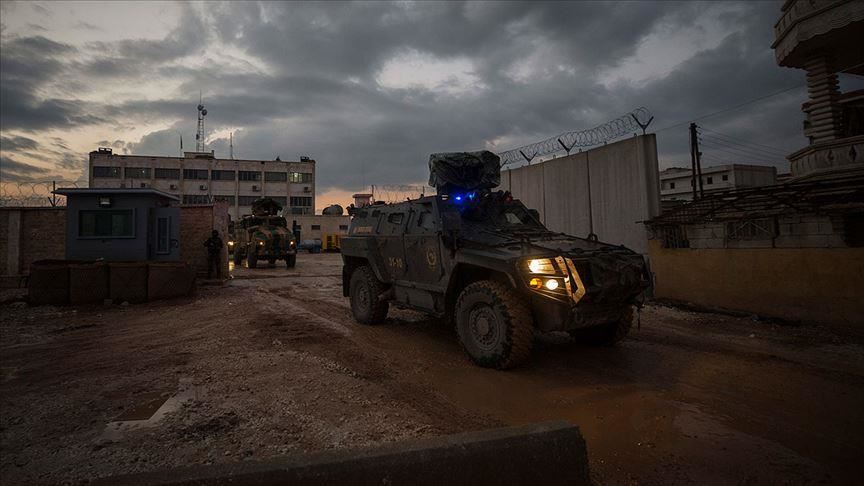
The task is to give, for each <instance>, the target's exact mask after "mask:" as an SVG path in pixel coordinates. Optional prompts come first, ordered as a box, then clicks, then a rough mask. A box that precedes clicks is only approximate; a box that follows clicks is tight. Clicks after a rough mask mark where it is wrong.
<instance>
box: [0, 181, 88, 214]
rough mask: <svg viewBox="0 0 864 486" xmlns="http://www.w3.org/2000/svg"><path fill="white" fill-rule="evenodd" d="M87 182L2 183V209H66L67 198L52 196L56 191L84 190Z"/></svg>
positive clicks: (0, 191)
mask: <svg viewBox="0 0 864 486" xmlns="http://www.w3.org/2000/svg"><path fill="white" fill-rule="evenodd" d="M88 185H89V184H88V182H87V181H67V180H59V179H58V180H53V181H18V182H5V181H4V182H0V207H17V208H25V207H52V206H54V207H64V206H66V196H61V195H57V194H52V191H53V190H54V189H60V188H70V187H74V188H83V187H87V186H88Z"/></svg>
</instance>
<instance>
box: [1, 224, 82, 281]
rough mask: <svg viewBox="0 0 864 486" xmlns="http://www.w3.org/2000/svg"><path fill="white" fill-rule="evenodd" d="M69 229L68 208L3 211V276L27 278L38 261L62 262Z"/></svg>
mask: <svg viewBox="0 0 864 486" xmlns="http://www.w3.org/2000/svg"><path fill="white" fill-rule="evenodd" d="M65 228H66V210H65V208H53V207H52V208H0V275H2V276H18V275H27V274H29V272H30V264H31V263H32V262H34V261H36V260H46V259H55V260H62V259H63V258H64V257H65V254H66V233H65ZM16 285H17V284H16Z"/></svg>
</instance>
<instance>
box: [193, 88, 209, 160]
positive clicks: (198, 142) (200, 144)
mask: <svg viewBox="0 0 864 486" xmlns="http://www.w3.org/2000/svg"><path fill="white" fill-rule="evenodd" d="M205 116H207V109H206V108H204V98H203V97H202V96H201V92H200V91H199V92H198V131H197V132H196V133H195V151H196V152H203V151H204V117H205Z"/></svg>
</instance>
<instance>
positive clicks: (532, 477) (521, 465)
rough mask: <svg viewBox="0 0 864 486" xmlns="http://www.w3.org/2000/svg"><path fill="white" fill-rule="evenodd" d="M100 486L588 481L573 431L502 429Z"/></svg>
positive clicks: (558, 427)
mask: <svg viewBox="0 0 864 486" xmlns="http://www.w3.org/2000/svg"><path fill="white" fill-rule="evenodd" d="M95 484H104V485H121V486H122V485H130V486H135V485H193V484H194V485H221V484H247V485H277V484H278V485H286V484H287V485H307V484H309V485H311V484H352V485H370V486H371V485H381V484H394V485H398V484H411V485H430V486H431V485H436V486H437V485H441V484H471V485H486V484H544V485H557V484H571V485H573V484H575V485H580V484H586V485H587V484H589V477H588V454H587V450H586V447H585V441H584V440H583V439H582V434H581V433H580V432H579V428H578V427H575V426H572V425H569V424H567V423H566V422H548V423H541V424H532V425H525V426H520V427H508V428H502V429H492V430H484V431H479V432H468V433H464V434H456V435H448V436H442V437H433V438H430V439H419V440H410V441H404V442H398V443H393V444H387V445H384V446H381V447H377V448H373V449H364V450H348V451H334V452H326V453H322V454H316V455H309V456H303V457H290V458H283V459H278V460H272V461H268V462H258V463H252V462H243V463H237V464H226V465H215V466H200V467H189V468H183V469H175V470H168V471H159V472H152V473H143V474H133V475H126V476H115V477H110V478H103V479H100V480H97V481H96V482H95Z"/></svg>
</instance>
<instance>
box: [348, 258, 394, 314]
mask: <svg viewBox="0 0 864 486" xmlns="http://www.w3.org/2000/svg"><path fill="white" fill-rule="evenodd" d="M349 290H350V292H349V294H350V296H351V313H352V314H353V315H354V320H356V321H357V322H359V323H360V324H378V323H380V322H383V321H384V319H386V318H387V310H388V309H389V308H390V303H389V302H387V301H386V300H379V298H378V297H379V296H380V295H381V294H383V293H384V291H385V290H386V288H385V286H384V284H383V283H382V282H381V281H380V280H378V277H376V276H375V273H374V272H373V271H372V268H371V267H369V266H368V265H363V266H362V267H359V268H357V269H355V270H354V273H352V274H351V282H350V287H349Z"/></svg>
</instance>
